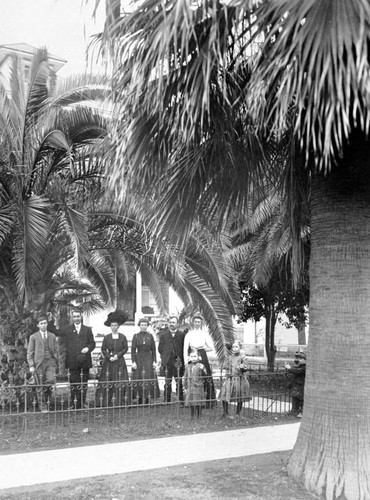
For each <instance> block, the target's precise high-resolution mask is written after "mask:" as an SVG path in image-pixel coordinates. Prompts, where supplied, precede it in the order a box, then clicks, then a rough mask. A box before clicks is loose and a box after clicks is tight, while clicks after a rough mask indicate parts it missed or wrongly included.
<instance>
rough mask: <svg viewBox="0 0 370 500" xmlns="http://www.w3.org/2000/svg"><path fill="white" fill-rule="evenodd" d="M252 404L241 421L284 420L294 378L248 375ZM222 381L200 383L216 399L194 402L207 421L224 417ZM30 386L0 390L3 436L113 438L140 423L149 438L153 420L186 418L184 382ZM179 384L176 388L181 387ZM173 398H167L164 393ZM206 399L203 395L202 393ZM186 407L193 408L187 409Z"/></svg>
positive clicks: (162, 379) (217, 376)
mask: <svg viewBox="0 0 370 500" xmlns="http://www.w3.org/2000/svg"><path fill="white" fill-rule="evenodd" d="M247 379H248V381H249V384H250V398H249V399H248V400H247V401H243V402H242V408H241V412H240V417H243V416H244V417H245V416H247V417H248V418H250V419H253V418H254V417H256V416H260V415H264V414H277V415H279V414H286V413H288V412H290V411H291V396H290V390H289V386H290V383H291V380H292V376H291V375H290V374H288V373H287V372H283V371H282V372H278V373H266V372H264V373H263V372H254V373H249V374H248V377H247ZM225 380H226V376H225V374H223V373H222V371H220V372H218V373H214V374H213V376H212V378H210V377H204V380H203V383H204V387H205V388H206V386H207V384H209V383H212V384H213V387H214V392H213V395H214V399H212V400H207V399H206V397H205V396H203V397H202V398H201V399H199V400H197V401H196V405H198V406H200V407H201V408H204V412H207V413H208V414H209V415H211V414H212V415H217V416H220V417H221V416H222V411H223V409H222V404H221V401H220V399H219V395H220V390H221V388H222V386H223V384H224V383H225ZM40 382H41V383H40V384H30V383H29V380H27V379H25V380H24V383H23V384H22V385H12V384H8V385H3V386H1V387H0V432H1V434H2V437H3V438H4V437H5V436H23V435H26V434H31V433H35V432H58V431H60V430H64V431H67V432H68V431H72V430H76V429H79V430H82V431H83V430H84V429H88V431H89V432H91V431H92V430H95V431H98V432H99V430H101V429H104V431H105V433H107V432H108V431H109V429H111V432H113V433H114V432H116V431H117V429H118V428H119V426H125V425H126V426H127V425H128V424H130V423H135V422H136V423H137V422H139V421H140V422H141V424H142V425H143V428H144V429H145V428H146V429H147V430H148V432H147V434H146V435H147V436H150V426H151V423H152V422H153V421H155V420H156V419H167V420H168V419H169V418H170V419H172V420H173V421H181V420H183V419H187V418H190V416H191V412H190V411H189V408H188V403H187V401H186V397H184V398H183V397H182V394H180V390H181V383H182V382H183V379H182V378H181V377H177V378H174V379H171V381H170V380H169V379H167V392H166V391H165V387H166V377H160V376H158V377H157V376H156V377H155V378H154V379H145V377H144V376H143V379H142V380H132V379H131V380H123V379H121V377H120V374H119V376H118V380H109V374H108V375H107V379H106V380H98V379H96V378H94V379H90V380H89V381H88V382H87V383H84V382H83V380H82V374H81V383H79V384H71V383H70V381H69V377H67V380H65V381H55V382H54V383H53V384H43V383H42V381H40ZM179 382H180V383H179ZM169 386H170V388H171V392H170V397H169V391H168V387H169ZM204 394H207V391H206V390H205V391H204ZM190 406H192V405H191V404H190ZM236 406H237V402H236V401H235V400H234V401H233V400H231V401H230V413H231V414H235V412H236Z"/></svg>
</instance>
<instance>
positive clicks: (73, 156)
mask: <svg viewBox="0 0 370 500" xmlns="http://www.w3.org/2000/svg"><path fill="white" fill-rule="evenodd" d="M107 89H108V87H107V85H106V82H105V80H104V79H102V78H98V77H93V78H87V77H85V78H72V79H69V80H67V81H65V82H62V83H61V84H56V82H55V81H54V79H53V75H52V73H51V71H50V68H49V66H48V56H47V52H46V51H45V50H39V51H38V52H37V54H36V55H35V56H34V58H33V61H32V64H31V68H30V72H29V77H28V78H26V77H25V73H24V68H23V67H22V64H21V62H20V61H19V60H18V58H11V59H10V60H9V79H8V84H4V85H2V86H1V87H0V134H1V135H0V164H1V170H0V248H1V257H0V260H1V264H2V268H3V269H4V270H5V271H6V273H7V276H8V277H10V276H11V275H12V276H13V279H14V281H15V282H16V284H17V290H18V294H19V297H20V299H21V303H23V306H24V308H25V309H29V308H30V307H31V308H32V304H31V302H32V300H33V301H34V300H35V299H36V298H35V293H36V289H37V288H38V284H39V283H40V281H42V279H41V276H42V273H43V267H44V261H45V256H47V255H48V252H50V248H51V244H52V243H53V242H54V245H55V242H57V243H58V241H59V242H60V241H63V242H64V244H65V245H67V246H70V248H72V249H73V250H74V254H75V257H76V259H77V261H78V260H79V261H81V259H84V258H85V256H86V251H87V243H88V239H87V233H86V228H87V224H86V221H87V207H89V208H90V205H91V200H92V199H94V198H96V197H97V196H99V193H101V192H102V174H103V166H104V161H103V159H102V158H103V155H102V154H98V151H97V145H101V143H102V140H103V138H104V137H105V136H106V125H105V120H104V118H103V117H102V113H101V112H99V110H95V109H93V108H91V106H87V105H85V106H81V105H80V106H78V105H77V104H81V103H83V102H84V101H88V100H92V99H97V98H100V99H103V98H104V96H106V95H107ZM54 270H56V269H55V268H54ZM37 300H38V299H36V301H37Z"/></svg>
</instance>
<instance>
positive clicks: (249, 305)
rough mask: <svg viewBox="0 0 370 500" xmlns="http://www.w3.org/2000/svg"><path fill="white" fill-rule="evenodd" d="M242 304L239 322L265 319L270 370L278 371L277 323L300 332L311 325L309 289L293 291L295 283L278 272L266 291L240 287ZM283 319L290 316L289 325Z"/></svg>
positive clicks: (252, 286)
mask: <svg viewBox="0 0 370 500" xmlns="http://www.w3.org/2000/svg"><path fill="white" fill-rule="evenodd" d="M240 288H241V304H240V313H239V314H238V318H239V321H248V320H250V319H253V320H254V321H260V319H261V318H265V320H266V327H265V348H266V354H267V366H268V369H269V370H270V371H274V364H275V355H276V347H275V325H276V321H280V322H285V326H288V327H289V326H295V327H296V328H300V327H302V326H304V325H305V324H306V322H307V319H308V318H307V305H308V292H309V287H308V286H307V284H305V286H302V285H301V286H300V287H298V289H296V290H294V289H293V283H292V280H291V279H290V280H289V279H286V276H285V275H284V274H283V275H282V276H281V275H279V274H278V272H277V271H276V272H275V275H274V276H273V277H272V278H271V279H270V280H269V282H268V284H267V285H265V286H264V287H258V286H256V285H249V286H245V285H244V284H243V283H241V284H240ZM282 315H285V316H287V318H288V322H286V321H285V320H284V319H283V318H282Z"/></svg>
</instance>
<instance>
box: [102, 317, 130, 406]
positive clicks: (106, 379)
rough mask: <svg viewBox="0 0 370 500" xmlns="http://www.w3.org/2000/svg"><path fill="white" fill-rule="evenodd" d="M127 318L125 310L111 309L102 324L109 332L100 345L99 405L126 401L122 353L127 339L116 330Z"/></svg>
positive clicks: (125, 350)
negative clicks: (101, 362) (107, 327)
mask: <svg viewBox="0 0 370 500" xmlns="http://www.w3.org/2000/svg"><path fill="white" fill-rule="evenodd" d="M127 319H128V314H127V313H126V312H125V311H113V312H111V313H109V314H108V318H107V320H106V321H105V323H104V325H105V326H109V327H110V329H111V332H110V333H108V334H107V335H105V337H104V340H103V344H102V347H101V351H102V355H103V366H102V370H101V374H100V378H99V382H100V384H99V386H100V389H101V391H100V394H99V395H98V400H97V404H98V405H99V406H109V405H112V406H122V405H124V404H127V403H128V397H129V391H128V371H127V366H126V361H125V358H124V355H125V354H126V353H127V351H128V344H127V339H126V337H125V335H123V333H120V332H119V331H118V329H119V327H120V326H121V325H123V324H124V323H125V322H126V321H127Z"/></svg>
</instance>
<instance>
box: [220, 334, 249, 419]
mask: <svg viewBox="0 0 370 500" xmlns="http://www.w3.org/2000/svg"><path fill="white" fill-rule="evenodd" d="M241 346H242V344H241V342H240V341H239V340H235V341H234V343H233V344H232V346H231V354H230V355H229V357H228V359H227V360H226V362H225V364H224V365H223V367H222V368H223V369H224V370H225V375H226V379H225V381H224V382H223V384H222V387H221V390H220V400H221V401H222V407H223V409H224V416H226V415H228V414H229V403H231V402H232V403H236V413H237V414H239V413H240V412H241V410H242V408H243V402H244V401H250V400H251V399H252V398H251V395H250V393H251V390H250V386H249V382H248V379H247V376H246V374H245V372H246V371H247V365H246V363H245V360H244V357H243V356H242V355H241V354H240V349H241Z"/></svg>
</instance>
